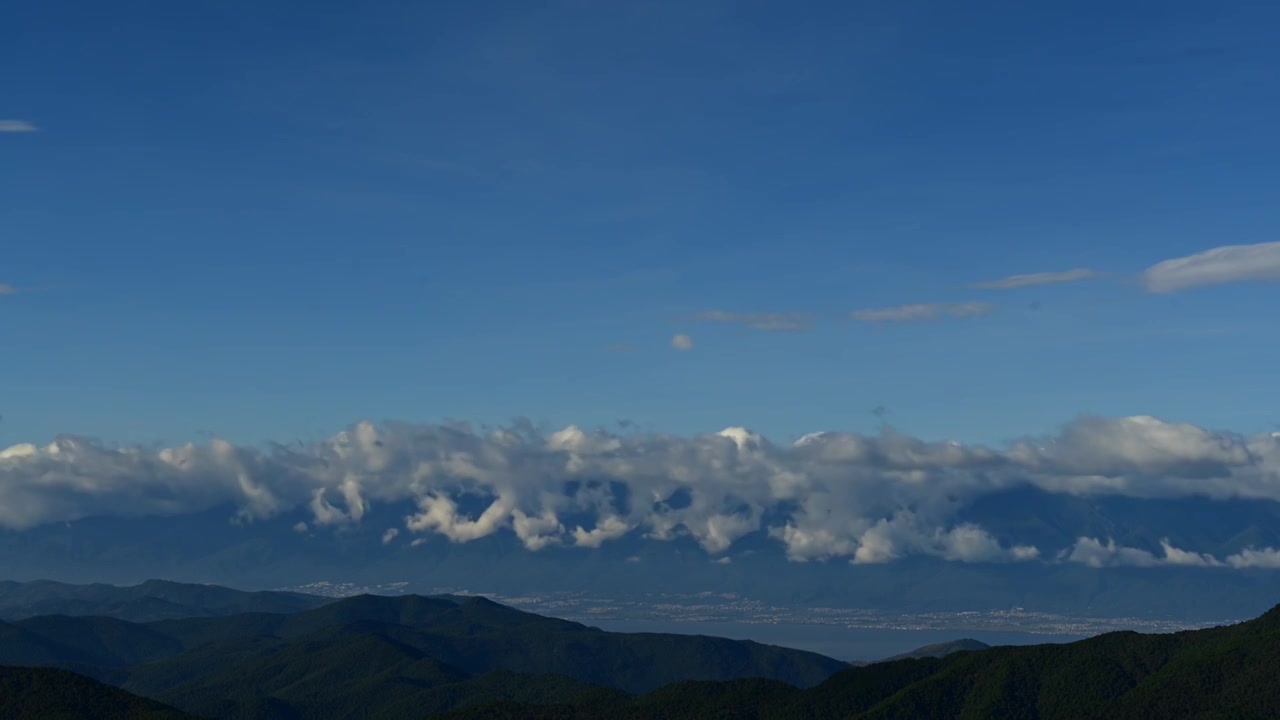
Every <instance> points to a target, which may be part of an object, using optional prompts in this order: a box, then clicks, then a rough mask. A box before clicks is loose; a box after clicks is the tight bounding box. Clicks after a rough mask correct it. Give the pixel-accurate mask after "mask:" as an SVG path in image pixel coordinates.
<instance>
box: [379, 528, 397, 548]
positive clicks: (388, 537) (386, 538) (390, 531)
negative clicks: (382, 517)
mask: <svg viewBox="0 0 1280 720" xmlns="http://www.w3.org/2000/svg"><path fill="white" fill-rule="evenodd" d="M399 534H400V531H399V530H397V529H396V528H387V531H386V532H384V533H382V544H383V545H387V544H389V543H390V542H391V541H392V540H395V539H396V536H397V535H399Z"/></svg>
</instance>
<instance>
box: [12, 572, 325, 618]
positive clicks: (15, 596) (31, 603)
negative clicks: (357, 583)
mask: <svg viewBox="0 0 1280 720" xmlns="http://www.w3.org/2000/svg"><path fill="white" fill-rule="evenodd" d="M327 602H332V599H331V598H326V597H317V596H315V595H307V594H304V593H291V592H243V591H240V590H232V589H231V588H226V587H219V586H217V585H192V584H188V583H176V582H170V581H167V580H147V581H146V582H144V583H141V584H139V585H136V586H132V587H120V586H117V585H107V584H102V583H99V584H94V585H68V584H66V583H59V582H52V581H49V580H36V581H32V582H26V583H17V582H12V581H0V620H21V619H23V618H29V617H36V616H39V615H73V616H74V615H94V616H100V617H112V618H118V619H120V620H131V621H133V622H148V621H151V620H166V619H173V618H192V617H212V616H219V615H236V614H238V613H246V612H265V613H271V612H276V613H282V612H283V613H289V612H297V611H299V610H308V609H310V608H315V607H319V606H320V605H323V604H325V603H327Z"/></svg>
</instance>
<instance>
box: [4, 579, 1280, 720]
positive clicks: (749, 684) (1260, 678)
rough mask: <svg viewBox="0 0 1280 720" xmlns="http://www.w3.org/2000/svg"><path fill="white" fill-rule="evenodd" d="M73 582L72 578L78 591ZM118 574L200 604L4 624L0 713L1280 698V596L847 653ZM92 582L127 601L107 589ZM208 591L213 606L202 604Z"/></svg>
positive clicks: (561, 717)
mask: <svg viewBox="0 0 1280 720" xmlns="http://www.w3.org/2000/svg"><path fill="white" fill-rule="evenodd" d="M37 587H40V586H37ZM45 587H48V586H45ZM73 590H74V588H71V589H68V588H66V587H61V588H59V589H58V591H59V593H60V594H62V595H64V596H65V595H66V594H68V592H71V591H73ZM118 590H119V592H120V593H121V594H122V595H130V596H138V595H144V594H145V593H146V592H148V591H154V592H161V593H165V594H167V595H169V596H171V597H176V598H181V597H186V598H187V599H188V600H192V599H195V600H196V601H197V602H195V604H194V608H195V609H196V610H198V611H200V612H202V613H204V614H203V615H201V616H197V617H190V618H182V619H165V620H156V621H150V622H130V621H127V620H122V619H119V618H109V617H102V616H79V617H76V616H69V615H49V616H37V617H28V618H25V619H22V620H17V621H13V622H0V665H4V666H8V667H0V716H3V717H6V718H15V719H16V720H27V719H28V718H31V719H32V720H34V719H36V718H40V719H43V718H105V719H106V720H116V719H117V718H118V719H119V720H135V719H137V720H143V719H148V720H149V719H153V718H154V719H155V720H161V719H165V720H168V719H170V718H172V719H173V720H180V719H185V718H199V717H203V718H217V719H219V720H222V719H226V720H233V719H234V720H241V719H244V720H278V719H286V718H287V719H289V720H328V719H330V718H332V719H334V720H337V719H339V718H341V719H344V720H346V719H355V718H361V719H363V720H380V719H381V718H406V717H407V718H419V717H424V716H426V717H431V718H435V719H437V720H469V719H472V718H475V719H479V718H498V719H501V718H513V719H514V718H530V719H532V720H538V719H540V718H544V719H547V720H552V719H554V720H595V719H597V718H601V719H602V718H623V720H626V719H628V718H635V719H637V720H638V719H639V718H646V719H649V718H660V719H666V720H685V719H688V720H693V719H695V718H697V719H699V720H700V719H702V718H737V719H740V720H791V719H792V718H814V719H816V720H824V719H825V718H832V719H833V720H834V719H836V718H840V719H854V720H863V719H870V718H920V717H929V718H977V717H983V718H986V717H1011V718H1012V717H1018V718H1043V719H1046V720H1048V719H1053V720H1059V719H1061V720H1067V719H1095V718H1096V719H1098V720H1102V719H1103V718H1119V719H1121V720H1124V719H1126V718H1155V717H1159V718H1224V719H1225V718H1270V717H1275V716H1276V715H1277V714H1278V713H1280V683H1276V682H1275V679H1274V671H1275V668H1276V667H1280V606H1277V607H1275V608H1273V609H1272V610H1270V611H1269V612H1267V613H1265V614H1263V615H1262V616H1261V617H1258V618H1257V619H1254V620H1250V621H1247V622H1243V623H1237V624H1234V625H1225V626H1219V627H1214V628H1210V629H1205V630H1195V631H1184V632H1178V633H1169V634H1154V635H1142V634H1138V633H1133V632H1115V633H1108V634H1105V635H1100V636H1096V637H1093V638H1090V639H1087V640H1082V641H1078V642H1075V643H1070V644H1061V645H1053V644H1049V645H1035V646H1019V647H1012V646H1001V647H986V646H984V645H983V644H982V643H978V642H976V641H971V640H957V641H953V642H949V643H942V644H938V645H934V646H928V647H924V648H920V649H918V650H916V651H913V652H910V653H906V654H904V655H902V656H897V657H894V658H888V659H886V660H883V661H880V662H876V663H872V664H869V665H863V666H859V667H851V666H850V664H847V663H842V662H840V661H838V660H834V659H832V658H826V657H823V656H821V655H815V654H813V653H807V652H801V651H796V650H788V649H785V648H778V647H771V646H766V645H759V644H756V643H752V642H747V641H734V640H726V639H722V638H712V637H704V636H682V635H660V634H622V633H607V632H604V631H601V630H598V629H595V628H591V627H588V626H586V625H582V624H579V623H573V622H568V621H565V620H557V619H554V618H547V617H542V616H539V615H535V614H531V613H526V612H521V611H519V610H515V609H512V608H509V607H506V606H503V605H500V604H497V603H494V602H491V601H489V600H486V599H484V598H480V597H465V598H464V597H457V596H447V595H446V596H436V597H423V596H416V595H406V596H399V597H382V596H372V595H362V596H356V597H351V598H346V599H342V600H336V601H328V602H325V601H324V599H314V600H306V599H305V598H306V596H303V597H304V600H303V601H302V602H303V603H304V604H305V603H310V602H317V603H323V604H318V605H316V606H315V607H310V608H307V609H301V610H296V611H294V612H286V613H273V612H244V613H238V614H231V615H221V616H218V615H215V614H213V613H214V612H215V611H216V610H217V609H219V608H226V607H228V605H237V604H241V603H248V602H267V603H274V602H281V601H282V598H275V597H272V596H270V595H267V596H264V595H262V594H256V593H239V592H238V591H234V590H228V589H226V588H212V589H211V588H207V587H204V588H192V587H189V586H182V585H180V584H175V583H159V582H153V583H149V584H145V588H142V589H140V588H120V589H118ZM85 592H96V593H100V594H104V596H106V597H107V601H108V602H109V603H111V606H112V607H119V604H118V603H114V602H112V601H113V598H112V597H110V593H109V592H104V590H103V589H102V588H94V589H93V590H92V591H89V590H86V591H85ZM28 594H31V593H30V592H29V593H28ZM72 594H74V593H73V592H72ZM200 597H207V598H210V602H211V603H212V604H213V605H214V607H213V608H202V607H200V605H199V602H198V600H199V598H200ZM284 598H287V601H288V602H299V600H298V598H296V597H295V596H293V595H285V596H284ZM229 601H230V602H229ZM36 666H38V667H36Z"/></svg>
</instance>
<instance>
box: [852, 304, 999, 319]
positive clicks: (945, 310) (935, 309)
mask: <svg viewBox="0 0 1280 720" xmlns="http://www.w3.org/2000/svg"><path fill="white" fill-rule="evenodd" d="M994 309H995V305H992V304H991V303H985V302H962V303H915V304H912V305H898V306H896V307H887V308H874V309H870V310H855V311H853V312H851V313H849V316H850V317H852V318H853V319H854V320H866V321H868V322H915V321H918V320H938V319H940V318H944V317H953V318H966V317H975V316H977V315H986V314H987V313H989V312H991V311H992V310H994Z"/></svg>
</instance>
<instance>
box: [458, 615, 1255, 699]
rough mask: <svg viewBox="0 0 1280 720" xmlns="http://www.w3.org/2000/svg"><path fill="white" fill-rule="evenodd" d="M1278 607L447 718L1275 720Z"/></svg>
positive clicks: (696, 683) (692, 683)
mask: <svg viewBox="0 0 1280 720" xmlns="http://www.w3.org/2000/svg"><path fill="white" fill-rule="evenodd" d="M1277 667H1280V606H1277V607H1276V608H1275V609H1273V610H1271V611H1270V612H1269V613H1267V614H1266V615H1264V616H1262V617H1260V618H1258V619H1256V620H1252V621H1249V622H1245V623H1240V624H1237V625H1232V626H1227V627H1218V628H1213V629H1209V630H1199V631H1191V632H1182V633H1175V634H1167V635H1139V634H1137V633H1132V632H1119V633H1110V634H1107V635H1100V636H1098V637H1095V638H1090V639H1088V640H1081V641H1079V642H1075V643H1071V644H1069V645H1035V646H1022V647H996V648H989V649H986V650H982V651H979V652H958V653H951V654H948V655H946V656H945V657H942V658H934V657H929V658H922V659H906V660H898V661H894V662H882V663H875V664H872V665H869V666H866V667H861V668H852V669H848V670H845V671H843V672H840V673H838V674H836V675H834V676H832V677H831V678H830V679H828V680H827V681H826V682H824V683H822V684H820V685H818V686H817V687H814V688H811V689H807V690H801V689H797V688H794V687H790V686H787V685H785V684H782V683H778V682H773V681H766V680H740V681H733V682H727V683H703V682H688V683H680V684H677V685H672V686H669V687H665V688H662V689H661V690H659V691H657V692H654V693H650V694H648V695H643V696H640V697H636V698H632V699H630V700H628V701H626V702H622V703H620V702H618V701H617V699H608V700H601V699H598V698H592V697H589V696H583V697H580V698H577V699H575V700H573V701H570V702H568V703H560V704H558V705H543V706H535V705H531V704H518V703H511V702H499V703H490V704H487V705H479V706H475V707H472V708H466V709H459V710H456V711H454V712H451V713H449V714H446V715H443V716H440V717H443V718H448V719H449V720H472V719H476V720H478V719H480V718H485V719H487V720H504V719H511V720H514V719H516V718H520V719H521V720H596V719H599V720H604V719H605V718H608V719H609V720H615V719H617V720H640V719H641V718H643V719H645V720H650V719H652V718H663V719H664V720H702V719H703V718H735V719H736V720H798V719H800V718H805V719H807V720H828V719H829V720H872V719H873V718H874V719H877V720H881V719H886V718H904V719H905V718H936V719H939V720H948V719H950V718H957V719H958V718H1046V719H1047V718H1062V719H1064V720H1065V719H1068V718H1071V719H1079V720H1128V719H1130V718H1132V719H1134V720H1136V719H1138V718H1161V719H1162V720H1179V719H1182V718H1188V719H1189V718H1223V719H1226V718H1231V719H1233V720H1254V719H1256V720H1266V719H1270V718H1276V717H1280V682H1276V678H1275V673H1276V668H1277Z"/></svg>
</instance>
